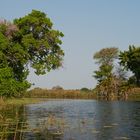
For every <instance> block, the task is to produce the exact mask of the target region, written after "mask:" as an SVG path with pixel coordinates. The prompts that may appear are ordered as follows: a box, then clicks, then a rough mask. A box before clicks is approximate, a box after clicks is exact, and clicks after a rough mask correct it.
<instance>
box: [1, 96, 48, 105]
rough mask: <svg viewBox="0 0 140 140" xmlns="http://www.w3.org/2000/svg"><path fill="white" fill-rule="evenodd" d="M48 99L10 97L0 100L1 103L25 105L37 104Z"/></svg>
mask: <svg viewBox="0 0 140 140" xmlns="http://www.w3.org/2000/svg"><path fill="white" fill-rule="evenodd" d="M44 100H47V99H39V98H8V99H4V100H3V101H0V105H25V104H35V103H39V102H41V101H44Z"/></svg>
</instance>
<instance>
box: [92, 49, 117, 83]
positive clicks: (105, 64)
mask: <svg viewBox="0 0 140 140" xmlns="http://www.w3.org/2000/svg"><path fill="white" fill-rule="evenodd" d="M117 56H118V48H103V49H101V50H100V51H99V52H96V53H95V54H94V56H93V58H94V59H96V61H97V63H98V64H99V66H100V67H99V70H98V71H94V73H95V75H94V77H95V78H96V79H97V80H98V81H99V82H101V81H102V80H104V79H107V78H108V77H109V76H110V75H112V70H113V67H114V65H113V61H114V59H116V58H117Z"/></svg>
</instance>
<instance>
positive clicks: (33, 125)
mask: <svg viewBox="0 0 140 140" xmlns="http://www.w3.org/2000/svg"><path fill="white" fill-rule="evenodd" d="M10 108H11V107H10ZM10 108H8V107H6V109H1V114H2V115H3V116H5V117H6V118H7V119H11V120H12V122H14V120H15V122H17V120H18V123H15V124H18V125H8V128H9V129H7V128H4V127H5V126H3V125H0V129H1V131H3V132H5V131H7V130H8V131H11V128H12V129H14V132H16V138H15V133H14V134H9V136H7V139H9V140H12V139H13V140H14V138H15V140H93V139H94V140H124V139H125V140H126V139H131V140H137V139H140V136H139V133H140V104H139V102H123V101H112V102H107V101H94V100H50V101H47V102H43V103H40V104H32V105H26V106H20V107H17V109H16V107H13V109H10ZM17 114H18V115H17ZM1 124H2V123H1ZM3 124H4V123H3ZM9 126H10V127H9ZM4 129H6V130H4ZM15 129H16V131H15ZM19 130H20V131H19ZM21 130H22V131H21ZM19 132H20V133H19ZM21 132H22V133H21ZM2 137H3V136H2Z"/></svg>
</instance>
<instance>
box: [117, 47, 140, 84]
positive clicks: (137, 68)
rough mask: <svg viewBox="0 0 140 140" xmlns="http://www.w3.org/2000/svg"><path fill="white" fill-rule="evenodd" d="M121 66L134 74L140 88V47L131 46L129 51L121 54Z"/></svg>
mask: <svg viewBox="0 0 140 140" xmlns="http://www.w3.org/2000/svg"><path fill="white" fill-rule="evenodd" d="M119 59H120V64H121V65H122V66H124V68H125V69H126V70H130V71H131V72H133V74H134V76H135V78H136V83H137V86H140V47H135V46H134V45H132V46H131V45H130V46H129V50H128V51H123V52H120V55H119Z"/></svg>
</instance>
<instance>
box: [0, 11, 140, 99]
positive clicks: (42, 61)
mask: <svg viewBox="0 0 140 140" xmlns="http://www.w3.org/2000/svg"><path fill="white" fill-rule="evenodd" d="M61 37H63V33H62V32H60V31H58V30H54V29H53V23H52V22H51V20H50V19H49V18H48V17H47V15H46V14H45V13H43V12H40V11H36V10H32V12H31V13H29V14H28V15H26V16H24V17H21V18H18V19H14V20H13V22H8V21H6V20H1V21H0V96H1V97H12V96H18V97H20V96H21V95H23V93H25V91H26V90H27V89H28V88H30V86H31V83H29V82H28V81H27V76H28V75H29V68H30V67H32V68H33V69H34V71H35V73H36V74H37V75H43V74H46V73H47V72H49V71H50V70H54V69H57V68H58V67H60V66H62V61H63V56H64V52H63V50H62V49H61V47H60V46H61V44H62V41H61V40H60V38H61ZM93 58H94V59H95V60H96V63H97V64H98V66H99V69H98V70H96V71H94V75H93V77H94V78H96V79H97V81H98V82H97V86H96V87H95V89H93V90H92V92H93V94H92V93H91V90H89V89H87V88H82V89H81V90H77V91H76V90H63V88H62V87H60V86H56V87H54V88H53V90H40V89H38V90H37V89H34V90H31V91H30V94H29V92H28V96H29V95H30V96H34V95H36V92H37V93H39V92H40V93H39V94H38V95H40V96H42V94H43V95H44V96H45V97H58V98H80V97H81V98H90V97H91V98H93V95H95V94H94V93H96V95H97V96H102V97H107V98H113V97H114V96H116V97H125V98H127V96H128V94H130V93H133V92H134V91H135V89H138V88H139V87H140V65H139V64H140V47H136V46H134V45H132V46H129V49H128V50H127V51H120V52H119V50H118V48H115V47H112V48H103V49H101V50H100V51H98V52H96V53H95V54H94V57H93ZM116 64H117V67H116ZM127 71H129V72H132V74H131V75H128V74H127ZM137 91H138V90H137ZM33 92H35V94H33ZM50 93H51V94H50ZM38 95H37V97H38Z"/></svg>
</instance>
